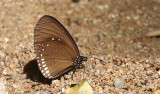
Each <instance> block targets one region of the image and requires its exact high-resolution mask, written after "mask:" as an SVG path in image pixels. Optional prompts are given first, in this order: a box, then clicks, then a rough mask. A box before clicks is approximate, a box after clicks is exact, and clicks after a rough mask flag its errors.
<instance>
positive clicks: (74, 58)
mask: <svg viewBox="0 0 160 94" xmlns="http://www.w3.org/2000/svg"><path fill="white" fill-rule="evenodd" d="M34 48H35V53H36V58H37V62H38V66H39V69H40V71H41V73H42V74H43V76H44V77H45V78H48V79H52V78H56V77H58V76H60V75H62V74H63V73H65V72H67V71H69V70H71V69H72V68H73V67H75V68H78V67H80V66H81V65H82V61H86V60H87V58H86V57H83V56H80V53H79V50H78V47H77V45H76V43H75V41H74V40H73V38H72V36H71V35H70V34H69V32H68V31H67V30H66V29H65V28H64V26H63V25H62V24H61V23H60V22H59V21H58V20H56V19H55V18H53V17H51V16H48V15H45V16H43V17H42V18H40V20H39V21H38V23H37V25H36V27H35V30H34Z"/></svg>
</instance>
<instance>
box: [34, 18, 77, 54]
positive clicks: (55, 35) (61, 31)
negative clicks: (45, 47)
mask: <svg viewBox="0 0 160 94" xmlns="http://www.w3.org/2000/svg"><path fill="white" fill-rule="evenodd" d="M51 39H52V40H54V39H60V40H62V39H63V40H64V42H65V44H66V46H69V47H70V48H71V49H72V53H74V56H77V55H79V50H78V47H77V45H76V43H75V41H74V40H73V38H72V36H71V35H70V34H69V32H68V31H67V30H66V29H65V27H64V26H63V25H62V24H61V23H60V22H59V21H58V20H56V19H55V18H53V17H51V16H48V15H45V16H43V17H42V18H40V20H39V21H38V23H37V25H36V27H35V30H34V48H35V53H37V50H38V49H39V48H40V45H41V44H42V43H43V42H45V41H48V40H51Z"/></svg>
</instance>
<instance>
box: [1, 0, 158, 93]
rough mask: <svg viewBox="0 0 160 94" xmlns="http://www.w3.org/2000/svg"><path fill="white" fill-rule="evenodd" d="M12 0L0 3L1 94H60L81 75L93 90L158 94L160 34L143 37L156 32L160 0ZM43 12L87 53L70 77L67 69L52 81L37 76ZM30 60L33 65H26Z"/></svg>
mask: <svg viewBox="0 0 160 94" xmlns="http://www.w3.org/2000/svg"><path fill="white" fill-rule="evenodd" d="M16 1H17V2H15V1H14V0H1V1H0V94H27V93H29V94H50V93H52V94H61V93H65V92H66V90H67V89H68V88H69V87H70V82H71V80H74V81H76V82H79V81H80V80H81V79H84V78H85V79H87V80H88V82H89V83H90V85H91V87H92V88H93V91H94V93H95V94H106V93H110V94H111V93H117V94H128V93H129V94H138V93H139V94H140V93H141V94H144V93H145V94H150V93H153V94H158V93H160V46H159V45H160V38H158V37H152V38H150V37H146V36H145V35H146V33H147V32H153V31H157V30H160V0H114V1H111V0H80V2H78V3H74V2H72V1H71V0H37V1H36V0H16ZM46 14H48V15H51V16H53V17H55V18H57V19H58V20H59V21H60V22H61V23H62V24H63V25H64V26H65V27H66V28H67V29H68V31H69V32H70V33H71V35H72V36H73V38H74V39H75V40H76V42H77V44H78V47H79V50H80V53H81V55H83V56H87V57H89V59H88V61H87V62H85V63H84V64H85V66H86V68H85V71H84V70H83V69H78V70H77V71H76V72H75V73H74V75H73V78H71V75H70V74H71V73H69V74H66V75H64V76H62V77H60V78H59V79H54V80H52V81H51V80H47V79H44V78H43V77H42V78H41V77H39V76H37V74H36V73H37V71H38V70H36V67H37V66H36V63H35V61H31V60H34V58H35V54H34V46H33V42H34V37H33V32H34V27H35V25H36V23H37V21H38V19H39V18H40V17H41V16H43V15H46ZM100 59H101V60H100ZM28 62H29V63H28ZM26 64H28V65H26ZM29 64H31V65H32V66H34V67H31V68H25V67H27V66H29ZM34 64H35V65H34ZM31 69H35V70H31ZM26 71H27V72H30V74H27V76H26V74H24V73H23V72H26ZM38 73H39V72H38ZM26 77H28V78H30V79H26ZM35 81H38V82H35ZM42 83H44V84H42ZM46 83H49V84H50V85H48V84H46Z"/></svg>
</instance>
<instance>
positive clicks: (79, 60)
mask: <svg viewBox="0 0 160 94" xmlns="http://www.w3.org/2000/svg"><path fill="white" fill-rule="evenodd" d="M87 59H88V58H87V57H84V56H78V57H77V58H75V59H73V65H74V66H75V67H76V68H81V67H82V66H83V65H82V62H83V61H87Z"/></svg>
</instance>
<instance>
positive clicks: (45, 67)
mask: <svg viewBox="0 0 160 94" xmlns="http://www.w3.org/2000/svg"><path fill="white" fill-rule="evenodd" d="M67 49H68V47H65V44H63V41H60V42H58V41H55V40H52V41H47V42H44V43H43V44H42V46H41V47H40V50H38V52H39V55H38V56H37V61H38V66H39V68H40V70H41V72H42V74H43V76H44V77H46V78H55V77H57V76H59V75H61V74H63V73H64V72H66V71H68V70H70V69H71V68H72V58H71V57H70V54H69V53H68V50H67Z"/></svg>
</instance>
